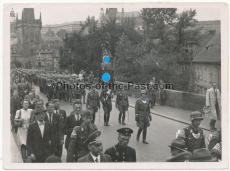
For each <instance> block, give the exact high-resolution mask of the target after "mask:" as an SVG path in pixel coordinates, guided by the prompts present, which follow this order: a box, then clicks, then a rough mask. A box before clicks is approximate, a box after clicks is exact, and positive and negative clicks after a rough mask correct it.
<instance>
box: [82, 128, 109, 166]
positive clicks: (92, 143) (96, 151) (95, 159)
mask: <svg viewBox="0 0 230 171" xmlns="http://www.w3.org/2000/svg"><path fill="white" fill-rule="evenodd" d="M100 135H101V132H100V131H95V132H93V133H92V134H91V135H89V137H88V138H87V139H86V140H85V142H84V143H86V144H88V148H89V151H90V153H89V154H88V155H86V156H84V157H82V158H80V159H78V162H86V163H103V162H112V159H111V157H110V156H109V155H107V154H103V153H102V152H103V145H102V142H101V139H100Z"/></svg>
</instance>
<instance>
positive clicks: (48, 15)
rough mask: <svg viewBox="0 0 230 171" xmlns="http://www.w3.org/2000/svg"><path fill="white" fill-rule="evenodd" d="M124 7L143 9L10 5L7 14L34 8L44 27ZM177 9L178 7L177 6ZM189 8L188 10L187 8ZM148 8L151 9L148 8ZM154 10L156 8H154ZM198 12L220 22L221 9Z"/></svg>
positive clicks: (95, 4)
mask: <svg viewBox="0 0 230 171" xmlns="http://www.w3.org/2000/svg"><path fill="white" fill-rule="evenodd" d="M122 7H123V8H124V11H125V12H132V11H140V10H141V9H142V8H143V7H146V6H143V7H142V6H141V5H140V3H139V4H137V3H136V4H132V5H130V4H128V3H126V4H122V5H117V4H99V3H94V4H92V3H91V4H9V5H8V6H7V8H6V9H5V12H8V11H9V13H10V11H11V9H12V8H13V9H14V12H15V13H18V18H19V19H21V15H22V10H23V8H34V12H35V19H39V15H40V12H41V16H42V25H43V26H44V25H46V24H62V23H66V22H71V21H85V19H86V18H87V17H88V16H95V18H96V19H98V18H99V14H100V9H101V8H103V9H104V12H105V10H106V8H117V9H118V11H119V12H121V10H122ZM176 7H177V6H176ZM185 7H187V8H185ZM190 7H191V6H190V5H186V6H185V5H183V7H182V6H181V5H178V8H177V9H178V12H179V13H180V12H182V11H184V10H187V9H189V8H190ZM148 8H151V7H149V6H148ZM152 8H156V6H153V7H152ZM192 9H196V10H197V16H196V17H195V18H196V19H197V20H198V21H207V20H220V9H219V8H214V6H210V8H207V7H206V8H203V7H202V6H201V7H197V6H196V8H192Z"/></svg>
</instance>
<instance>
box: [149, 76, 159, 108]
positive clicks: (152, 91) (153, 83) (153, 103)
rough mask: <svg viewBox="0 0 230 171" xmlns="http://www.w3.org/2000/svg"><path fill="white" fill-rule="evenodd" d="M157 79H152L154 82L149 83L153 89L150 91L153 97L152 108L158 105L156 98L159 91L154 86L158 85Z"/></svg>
mask: <svg viewBox="0 0 230 171" xmlns="http://www.w3.org/2000/svg"><path fill="white" fill-rule="evenodd" d="M155 80H156V79H155V77H153V78H152V80H151V81H150V82H149V84H150V86H151V87H152V89H151V90H150V92H151V93H150V94H149V97H150V96H151V98H150V99H151V100H150V104H151V108H154V106H155V103H156V97H157V89H155V88H154V85H155V83H156V81H155Z"/></svg>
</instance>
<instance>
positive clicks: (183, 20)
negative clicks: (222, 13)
mask: <svg viewBox="0 0 230 171" xmlns="http://www.w3.org/2000/svg"><path fill="white" fill-rule="evenodd" d="M195 16H196V10H192V9H190V10H185V11H183V12H181V13H180V14H177V17H176V18H177V21H176V22H175V28H176V31H177V34H178V44H182V43H183V36H184V30H185V29H186V28H188V27H194V26H195V23H196V22H197V20H196V19H194V17H195Z"/></svg>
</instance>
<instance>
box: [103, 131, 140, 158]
mask: <svg viewBox="0 0 230 171" xmlns="http://www.w3.org/2000/svg"><path fill="white" fill-rule="evenodd" d="M117 132H118V144H116V145H114V146H112V147H110V148H108V149H107V150H105V154H108V155H110V156H111V158H112V161H113V162H136V150H135V149H134V148H132V147H129V146H128V144H129V140H130V138H131V134H132V133H133V130H132V129H130V128H120V129H118V130H117Z"/></svg>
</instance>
